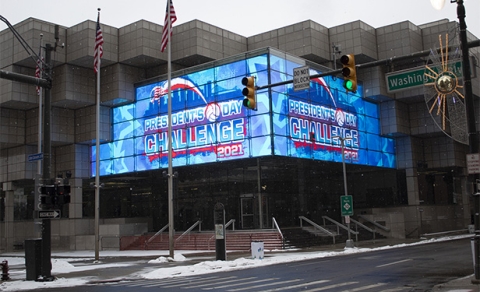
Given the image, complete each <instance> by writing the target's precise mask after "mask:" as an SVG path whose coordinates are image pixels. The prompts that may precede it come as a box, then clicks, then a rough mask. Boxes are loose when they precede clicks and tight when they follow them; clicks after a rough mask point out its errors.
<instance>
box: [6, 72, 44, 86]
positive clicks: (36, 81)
mask: <svg viewBox="0 0 480 292" xmlns="http://www.w3.org/2000/svg"><path fill="white" fill-rule="evenodd" d="M0 78H2V79H8V80H12V81H18V82H22V83H28V84H33V85H36V86H40V87H42V88H48V89H51V88H52V80H51V79H43V78H37V77H34V76H29V75H25V74H20V73H14V72H8V71H4V70H0Z"/></svg>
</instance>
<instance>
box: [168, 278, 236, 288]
mask: <svg viewBox="0 0 480 292" xmlns="http://www.w3.org/2000/svg"><path fill="white" fill-rule="evenodd" d="M236 278H237V277H235V276H230V277H225V278H218V277H215V278H210V279H202V285H211V284H207V283H208V282H214V281H219V279H220V280H222V281H223V280H229V279H236ZM213 284H215V283H213ZM191 285H192V282H191V281H188V282H186V281H185V280H184V281H183V282H182V283H181V284H176V285H170V286H164V287H165V288H173V287H182V286H191ZM195 287H198V285H196V284H195Z"/></svg>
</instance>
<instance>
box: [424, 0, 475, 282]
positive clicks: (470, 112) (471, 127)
mask: <svg viewBox="0 0 480 292" xmlns="http://www.w3.org/2000/svg"><path fill="white" fill-rule="evenodd" d="M430 1H431V3H432V5H433V6H434V7H435V8H436V9H442V8H443V4H444V3H445V0H430ZM450 3H457V18H458V21H459V25H460V49H461V51H462V63H463V66H462V69H463V72H462V73H463V88H464V89H465V92H464V93H465V110H466V113H465V115H466V119H467V132H468V144H469V152H470V153H478V134H477V129H476V125H475V103H474V100H473V92H472V78H471V73H470V60H469V51H468V43H467V24H466V22H465V15H466V13H465V6H464V5H463V0H450ZM477 179H478V174H474V175H471V176H470V180H469V181H470V183H472V185H473V187H472V189H473V196H474V220H475V236H474V238H473V239H474V248H473V257H474V271H475V279H474V280H472V282H475V283H476V284H478V283H480V193H479V190H478V188H477V185H476V184H475V182H476V180H477Z"/></svg>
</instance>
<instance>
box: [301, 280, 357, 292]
mask: <svg viewBox="0 0 480 292" xmlns="http://www.w3.org/2000/svg"><path fill="white" fill-rule="evenodd" d="M357 283H358V282H345V283H340V284H334V285H330V286H325V287H319V288H315V289H311V290H302V291H303V292H316V291H322V290H328V289H332V288H338V287H342V286H347V285H353V284H357Z"/></svg>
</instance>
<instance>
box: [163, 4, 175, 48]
mask: <svg viewBox="0 0 480 292" xmlns="http://www.w3.org/2000/svg"><path fill="white" fill-rule="evenodd" d="M168 2H169V3H167V11H166V13H165V22H164V24H163V33H162V52H163V51H165V48H166V47H167V44H168V40H169V39H170V37H171V36H172V25H173V23H174V22H175V21H176V20H177V15H176V14H175V8H173V1H172V0H168ZM168 4H170V27H169V26H168Z"/></svg>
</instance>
